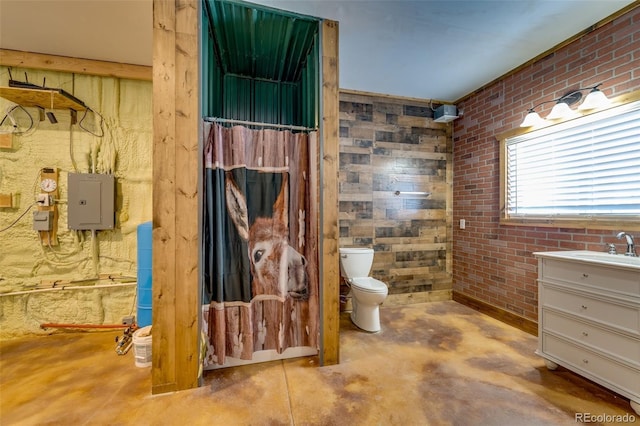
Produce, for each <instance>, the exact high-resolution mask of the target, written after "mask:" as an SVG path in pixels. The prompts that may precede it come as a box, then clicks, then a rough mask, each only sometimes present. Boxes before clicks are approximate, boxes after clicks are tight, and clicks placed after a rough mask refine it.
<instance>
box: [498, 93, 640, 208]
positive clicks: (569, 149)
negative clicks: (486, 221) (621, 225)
mask: <svg viewBox="0 0 640 426" xmlns="http://www.w3.org/2000/svg"><path fill="white" fill-rule="evenodd" d="M506 150H507V153H506V168H507V170H506V173H507V181H506V185H507V187H506V209H507V214H508V215H509V216H511V217H517V216H567V217H574V216H580V217H583V216H602V217H615V216H622V217H628V216H630V215H640V101H638V102H634V103H631V104H626V105H622V106H620V107H615V108H611V109H608V110H605V111H602V112H599V113H594V114H591V115H587V116H583V117H580V118H576V119H574V120H570V121H567V122H564V123H561V124H557V125H554V126H549V127H546V128H543V129H540V130H536V131H533V132H529V133H527V134H525V135H521V136H517V137H514V138H509V139H507V141H506Z"/></svg>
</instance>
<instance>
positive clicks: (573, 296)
mask: <svg viewBox="0 0 640 426" xmlns="http://www.w3.org/2000/svg"><path fill="white" fill-rule="evenodd" d="M541 290H542V292H541V294H540V300H541V303H542V308H543V309H544V307H552V308H555V309H556V310H559V311H564V312H567V313H570V314H574V315H578V316H580V317H582V318H585V319H590V320H593V321H596V322H600V323H602V324H606V325H609V326H611V327H615V328H620V329H623V330H627V331H630V332H631V333H634V334H636V335H640V306H637V305H636V306H633V305H623V304H618V303H614V302H611V301H607V300H601V299H596V298H592V297H588V296H585V295H583V294H579V293H570V292H565V291H562V290H560V289H558V288H555V287H550V286H546V285H545V286H542V288H541Z"/></svg>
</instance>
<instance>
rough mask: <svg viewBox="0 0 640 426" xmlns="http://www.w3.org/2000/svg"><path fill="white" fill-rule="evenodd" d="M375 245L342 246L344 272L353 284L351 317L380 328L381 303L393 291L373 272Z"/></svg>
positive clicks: (372, 328)
mask: <svg viewBox="0 0 640 426" xmlns="http://www.w3.org/2000/svg"><path fill="white" fill-rule="evenodd" d="M372 264H373V249H370V248H340V274H341V275H342V276H343V277H344V278H345V280H346V281H347V284H349V286H350V287H351V297H352V299H351V304H352V307H353V310H352V311H351V321H352V322H353V323H354V324H355V325H356V326H357V327H358V328H361V329H363V330H366V331H371V332H377V331H380V305H381V304H382V302H384V299H385V298H386V297H387V294H388V293H389V289H388V288H387V285H386V284H385V283H383V282H382V281H378V280H376V279H375V278H371V277H370V276H369V272H370V271H371V265H372Z"/></svg>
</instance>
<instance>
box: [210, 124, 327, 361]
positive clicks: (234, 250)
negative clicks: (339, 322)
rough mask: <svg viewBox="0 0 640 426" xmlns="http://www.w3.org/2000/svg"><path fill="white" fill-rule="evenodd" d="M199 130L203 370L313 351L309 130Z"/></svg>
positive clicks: (313, 136)
mask: <svg viewBox="0 0 640 426" xmlns="http://www.w3.org/2000/svg"><path fill="white" fill-rule="evenodd" d="M203 129H204V135H203V140H204V163H205V167H204V171H205V175H204V194H205V195H204V203H203V207H204V211H203V238H202V241H203V250H202V253H203V304H204V305H203V324H204V326H203V330H204V332H205V334H206V336H207V343H208V349H207V354H206V356H205V359H204V364H205V365H204V367H205V368H209V369H211V368H218V367H221V366H223V367H224V366H231V365H238V364H242V363H248V362H260V361H267V360H272V359H279V358H288V357H294V356H302V355H310V354H315V353H317V349H318V348H317V347H318V333H319V324H318V321H319V307H318V303H319V298H318V288H319V285H318V282H319V280H318V245H317V240H318V238H317V217H318V214H317V207H316V205H315V203H314V200H315V198H314V200H312V196H313V194H314V192H315V188H316V185H317V182H312V180H315V176H316V173H315V172H313V171H312V170H311V167H316V165H315V164H313V165H310V160H309V159H310V155H309V153H310V152H315V151H311V150H315V149H316V148H317V133H316V132H311V133H295V134H294V133H292V132H290V131H279V130H271V129H262V130H252V129H249V128H246V127H242V126H234V127H231V128H228V127H224V126H222V125H220V124H217V123H211V122H204V123H203ZM312 177H313V178H312Z"/></svg>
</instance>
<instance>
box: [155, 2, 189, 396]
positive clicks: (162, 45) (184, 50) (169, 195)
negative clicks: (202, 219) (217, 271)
mask: <svg viewBox="0 0 640 426" xmlns="http://www.w3.org/2000/svg"><path fill="white" fill-rule="evenodd" d="M198 5H199V2H197V1H195V0H178V1H175V2H168V1H164V0H154V2H153V47H154V55H153V57H154V66H153V117H154V120H153V144H154V147H153V319H152V322H153V329H152V333H153V334H152V336H153V339H152V358H153V359H152V374H151V376H152V392H153V393H162V392H170V391H176V390H181V389H189V388H193V387H196V386H198V368H199V352H198V338H199V329H198V328H199V321H198V318H199V310H200V307H199V300H198V299H199V297H198V295H199V284H198V258H199V255H198V235H199V229H198V223H199V222H198V211H199V208H198V176H199V172H198V164H199V161H198V158H199V149H198V145H199V142H198V138H199V132H198V129H199V127H200V126H199V118H198V117H199V109H198V96H199V88H198V80H199V74H198V16H199V14H198V13H199V12H198V10H199V9H198Z"/></svg>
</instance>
